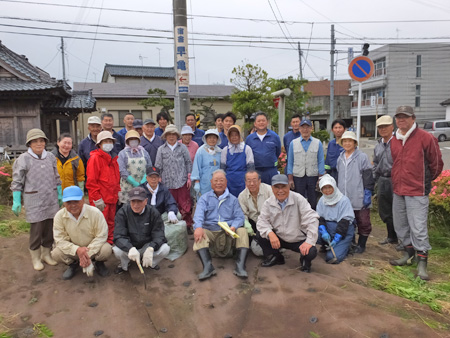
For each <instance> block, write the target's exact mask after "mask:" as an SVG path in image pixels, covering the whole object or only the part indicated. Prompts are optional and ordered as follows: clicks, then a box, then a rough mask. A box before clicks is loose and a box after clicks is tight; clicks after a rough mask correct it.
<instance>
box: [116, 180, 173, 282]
mask: <svg viewBox="0 0 450 338" xmlns="http://www.w3.org/2000/svg"><path fill="white" fill-rule="evenodd" d="M128 197H129V200H130V203H128V204H126V205H124V206H123V207H122V208H120V210H119V211H118V212H117V215H116V219H115V227H114V244H115V246H114V247H113V251H114V255H115V256H116V258H117V259H119V260H120V265H119V266H118V267H117V268H116V270H115V271H114V273H116V274H120V273H122V272H124V271H128V265H129V264H130V260H132V261H135V262H141V257H142V266H143V267H144V268H147V267H151V268H153V269H156V270H158V269H159V266H158V263H159V262H161V261H162V260H163V259H164V258H165V257H166V256H167V255H168V254H169V251H170V247H169V246H168V245H167V244H166V242H167V240H166V237H165V236H164V223H163V221H162V218H161V215H160V214H159V212H158V210H156V209H155V208H154V207H153V206H150V205H147V202H148V201H147V194H146V192H145V190H144V189H143V188H142V187H136V188H133V189H131V190H130V191H129V192H128Z"/></svg>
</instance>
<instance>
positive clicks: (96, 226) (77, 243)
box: [52, 186, 112, 280]
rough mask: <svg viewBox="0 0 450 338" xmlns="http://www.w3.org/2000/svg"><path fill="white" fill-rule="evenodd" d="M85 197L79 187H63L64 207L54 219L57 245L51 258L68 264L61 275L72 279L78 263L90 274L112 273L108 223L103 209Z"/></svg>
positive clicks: (102, 274)
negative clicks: (109, 262) (107, 264)
mask: <svg viewBox="0 0 450 338" xmlns="http://www.w3.org/2000/svg"><path fill="white" fill-rule="evenodd" d="M83 197H84V194H83V192H82V191H81V189H80V188H79V187H77V186H70V187H67V188H66V189H64V191H63V203H64V208H62V209H61V210H60V211H58V212H57V214H56V215H55V219H54V224H53V237H54V238H55V244H56V247H55V248H54V249H53V251H52V257H53V259H54V260H56V261H57V262H60V263H64V264H66V265H68V266H69V268H68V269H67V270H66V271H65V272H64V273H63V276H62V278H63V279H65V280H67V279H71V278H72V277H73V276H74V275H75V273H76V271H77V269H78V267H79V266H81V267H82V268H83V272H84V273H85V274H86V275H87V276H89V277H91V276H93V275H94V270H95V271H97V273H98V274H99V275H100V276H102V277H105V276H107V275H108V274H109V271H108V269H107V268H106V266H105V263H104V262H105V261H106V260H107V259H108V257H109V256H110V255H111V253H112V248H111V245H110V244H109V243H107V242H106V240H107V238H108V225H107V224H106V220H105V217H103V214H102V212H101V211H100V210H98V209H97V208H96V207H93V206H90V205H88V204H85V203H84V199H83Z"/></svg>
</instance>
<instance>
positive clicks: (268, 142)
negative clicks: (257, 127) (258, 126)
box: [245, 130, 281, 170]
mask: <svg viewBox="0 0 450 338" xmlns="http://www.w3.org/2000/svg"><path fill="white" fill-rule="evenodd" d="M245 143H246V144H247V145H248V146H249V147H250V148H252V151H253V157H254V158H255V168H256V170H258V168H273V167H276V166H277V162H278V156H280V154H281V141H280V137H279V136H278V135H277V134H276V133H275V132H274V131H272V130H267V134H266V136H264V138H263V140H262V142H261V140H260V139H259V137H258V135H257V133H256V132H254V133H253V134H250V135H248V136H247V139H246V140H245Z"/></svg>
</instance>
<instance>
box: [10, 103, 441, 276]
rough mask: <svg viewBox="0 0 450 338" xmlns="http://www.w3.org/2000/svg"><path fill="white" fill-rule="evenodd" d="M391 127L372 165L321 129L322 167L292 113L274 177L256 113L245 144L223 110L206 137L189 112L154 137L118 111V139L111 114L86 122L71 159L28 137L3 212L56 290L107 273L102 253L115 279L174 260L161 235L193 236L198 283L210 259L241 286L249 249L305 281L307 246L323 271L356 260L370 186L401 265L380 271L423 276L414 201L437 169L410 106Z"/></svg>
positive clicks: (354, 143) (270, 150)
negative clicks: (407, 267) (80, 275)
mask: <svg viewBox="0 0 450 338" xmlns="http://www.w3.org/2000/svg"><path fill="white" fill-rule="evenodd" d="M395 119H396V123H397V126H398V129H397V131H396V133H395V134H394V133H393V132H394V125H393V120H392V118H391V117H390V116H382V117H381V118H379V119H378V120H377V128H378V130H379V135H380V136H381V139H380V140H379V142H378V144H377V146H376V148H375V152H374V163H373V165H372V163H371V162H370V161H369V158H368V156H367V155H366V154H365V153H363V152H362V151H360V150H359V149H358V140H357V138H356V135H355V133H354V132H352V131H348V130H347V131H346V125H345V122H344V121H342V120H339V119H338V120H335V121H334V122H333V123H332V131H333V133H334V136H335V139H333V140H332V141H331V142H330V143H329V145H328V149H327V154H326V158H325V155H324V149H323V145H322V142H320V141H319V140H318V139H316V138H314V137H312V135H311V134H312V130H313V127H312V123H311V121H310V120H309V119H307V118H306V119H302V118H301V117H300V116H299V115H294V116H292V118H291V127H292V130H291V131H290V132H288V133H287V134H286V135H285V136H284V139H283V141H284V147H285V150H286V154H287V166H286V173H285V174H279V173H278V158H279V156H280V153H281V151H282V147H281V141H280V138H279V136H278V135H277V134H276V133H275V132H273V131H272V130H270V129H268V125H269V119H268V117H267V115H266V114H265V113H264V112H258V113H256V114H255V121H254V132H253V133H251V134H250V135H248V136H247V137H246V139H245V141H244V137H243V136H244V135H243V133H242V130H241V128H240V127H239V126H238V125H236V116H235V115H234V114H233V113H231V112H228V113H226V114H219V115H217V116H216V129H209V130H207V131H206V132H205V131H203V130H200V129H198V128H197V127H196V119H195V115H194V114H192V113H189V114H188V115H187V116H186V119H185V123H186V125H185V126H184V127H183V128H182V130H181V132H179V131H178V129H177V128H176V126H174V125H172V124H169V120H170V118H169V116H168V115H167V114H166V113H164V112H161V113H159V114H158V115H157V122H158V127H156V123H155V121H154V120H152V119H146V120H144V121H141V120H135V119H134V116H133V115H132V114H127V115H126V116H125V117H124V125H125V127H124V128H123V129H121V130H120V131H118V132H116V131H115V130H114V129H113V125H114V120H113V116H112V115H111V114H103V115H102V116H101V118H99V117H97V116H92V117H90V118H89V119H88V130H89V135H88V136H87V137H86V138H85V139H83V140H82V141H81V142H80V145H79V148H78V154H77V153H76V152H75V151H74V150H73V148H72V143H73V140H72V137H71V136H70V135H68V134H62V135H61V136H60V137H59V139H58V142H57V146H56V147H55V149H53V151H52V152H47V151H46V150H45V146H46V144H47V142H48V139H47V137H46V136H45V134H44V133H43V132H42V131H41V130H39V129H32V130H30V131H29V132H28V133H27V140H26V145H27V147H28V151H27V152H26V153H24V154H22V155H20V156H19V158H18V159H17V160H16V161H15V163H14V166H13V182H12V184H11V190H12V191H13V201H14V203H13V211H14V213H16V214H18V213H19V212H20V211H21V206H22V197H23V203H24V205H25V209H26V215H27V221H28V222H30V223H31V230H30V244H29V249H30V253H31V258H32V263H33V267H34V269H36V270H42V269H43V268H44V266H43V264H42V262H44V263H46V264H50V265H56V264H57V262H62V263H65V264H67V265H68V269H67V270H66V271H65V272H64V274H63V278H64V279H70V278H72V277H73V275H74V274H75V272H76V271H77V269H78V268H79V267H82V268H83V271H84V272H85V273H86V274H87V275H88V276H91V275H92V274H93V273H94V271H97V273H98V274H100V275H101V276H106V275H107V274H108V270H107V268H106V266H105V265H104V263H103V262H104V261H105V260H106V259H107V258H108V256H109V255H110V254H112V253H114V255H115V256H116V257H117V259H118V260H119V262H120V263H119V264H118V266H117V268H116V270H115V272H116V273H123V272H125V271H127V270H128V268H129V264H130V261H135V262H137V263H139V264H140V263H141V261H142V265H143V266H144V267H150V268H153V269H158V268H159V266H158V263H159V262H160V261H161V260H162V259H163V258H165V257H167V256H168V255H169V253H170V252H171V250H173V249H175V244H172V243H171V239H170V238H168V236H166V234H167V230H168V229H169V228H170V227H171V226H172V227H175V226H176V227H177V229H178V230H177V231H178V232H180V233H181V236H182V238H183V235H184V238H187V235H186V233H191V234H193V235H194V246H193V250H194V251H195V252H196V253H197V254H198V256H199V258H200V261H201V262H202V265H203V271H202V272H201V273H200V274H199V276H198V277H199V279H200V280H204V279H207V278H210V277H211V276H213V275H215V274H216V271H215V269H214V266H213V264H212V257H232V256H235V257H236V268H235V270H234V274H236V275H237V276H238V277H240V278H247V272H246V267H245V265H246V259H247V256H248V254H249V251H252V252H253V253H254V254H255V255H257V256H263V261H262V263H261V265H262V266H263V267H270V266H273V265H277V264H284V256H283V255H282V253H281V251H280V249H281V248H285V249H290V250H293V251H295V252H299V253H300V269H301V270H302V271H305V272H310V271H311V262H312V260H313V259H314V258H315V257H316V255H317V249H316V244H319V245H321V251H325V252H326V254H325V260H326V262H327V263H332V264H338V263H340V262H342V261H343V260H344V259H345V257H346V256H347V255H348V253H349V252H350V251H352V252H354V253H363V252H364V251H365V249H366V242H367V239H368V237H369V235H370V233H371V223H370V207H371V197H372V194H373V191H374V186H375V182H378V199H379V212H380V216H381V218H382V220H383V221H384V222H385V223H386V225H387V229H388V237H387V239H386V240H384V241H382V242H381V243H380V244H388V243H392V244H397V243H398V241H400V242H401V246H400V245H399V246H398V249H399V250H404V252H405V253H404V257H402V258H400V259H395V260H391V264H393V265H404V264H407V263H408V261H409V260H410V259H411V258H412V257H414V256H415V254H416V252H417V257H418V261H419V267H418V270H419V271H418V275H419V277H420V278H422V279H428V275H427V266H426V265H427V257H428V251H429V250H430V249H431V247H430V245H429V242H428V235H427V219H426V215H427V210H428V209H427V208H428V202H427V201H428V193H429V192H430V183H431V180H433V179H435V178H436V177H437V176H438V175H439V173H440V172H441V170H442V166H443V164H442V158H441V154H440V150H439V147H438V146H437V141H436V140H435V139H434V138H433V137H432V136H431V135H429V134H428V133H426V132H424V131H422V130H420V129H419V128H417V125H416V123H415V115H414V111H413V109H412V108H411V107H408V106H401V107H399V108H398V109H397V111H396V114H395ZM407 141H408V142H407ZM418 163H423V166H418V165H417V164H418ZM418 170H419V171H421V172H420V173H418V172H417V171H418ZM85 189H86V190H87V194H88V197H89V205H87V204H85V203H84V190H85ZM318 191H320V192H321V194H320V195H321V197H320V199H319V194H318ZM62 205H64V208H62V209H60V207H61V206H62ZM194 205H195V206H196V207H195V213H193V206H194ZM393 209H394V210H395V212H393ZM356 232H357V233H358V238H356V235H355V234H356ZM185 241H186V244H185V245H187V239H185ZM177 245H178V244H177ZM171 247H172V248H171ZM52 248H53V250H52ZM183 253H184V251H182V252H181V253H180V255H181V254H183Z"/></svg>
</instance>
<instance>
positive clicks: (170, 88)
mask: <svg viewBox="0 0 450 338" xmlns="http://www.w3.org/2000/svg"><path fill="white" fill-rule="evenodd" d="M73 86H74V89H75V90H92V95H93V96H94V97H95V99H96V100H97V107H98V111H97V112H96V113H94V114H97V115H99V116H100V115H101V114H102V113H106V112H108V113H111V114H112V115H113V116H114V125H115V126H114V127H115V129H116V130H117V129H120V128H122V127H123V126H124V125H123V118H124V116H125V114H127V113H129V112H131V113H132V114H133V115H134V116H135V118H138V119H142V120H145V119H147V118H153V119H155V120H156V115H157V114H158V113H159V112H160V111H161V107H148V109H145V108H144V107H143V106H141V105H139V104H138V102H139V101H141V100H143V99H146V98H148V97H149V96H148V94H147V92H148V90H149V89H150V88H152V89H155V88H160V89H163V90H165V91H166V92H167V96H166V97H167V98H169V99H172V100H173V99H174V98H175V71H174V69H173V67H148V66H128V65H111V64H106V65H105V68H104V71H103V76H102V82H100V83H98V82H89V83H83V82H75V83H74V84H73ZM189 88H190V93H189V95H190V98H191V101H192V99H195V98H209V97H214V98H216V100H215V101H214V105H213V107H212V108H213V109H214V110H215V111H216V113H226V112H227V111H230V110H231V107H232V105H231V102H229V101H227V100H225V98H227V97H229V96H230V95H231V94H232V92H233V90H234V86H227V85H190V86H189ZM198 110H200V107H198V106H193V105H191V111H192V112H196V111H198ZM86 121H87V118H82V119H80V120H79V128H80V130H81V134H80V135H79V137H80V138H83V137H85V136H86V135H87V134H88V131H87V125H86Z"/></svg>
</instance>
